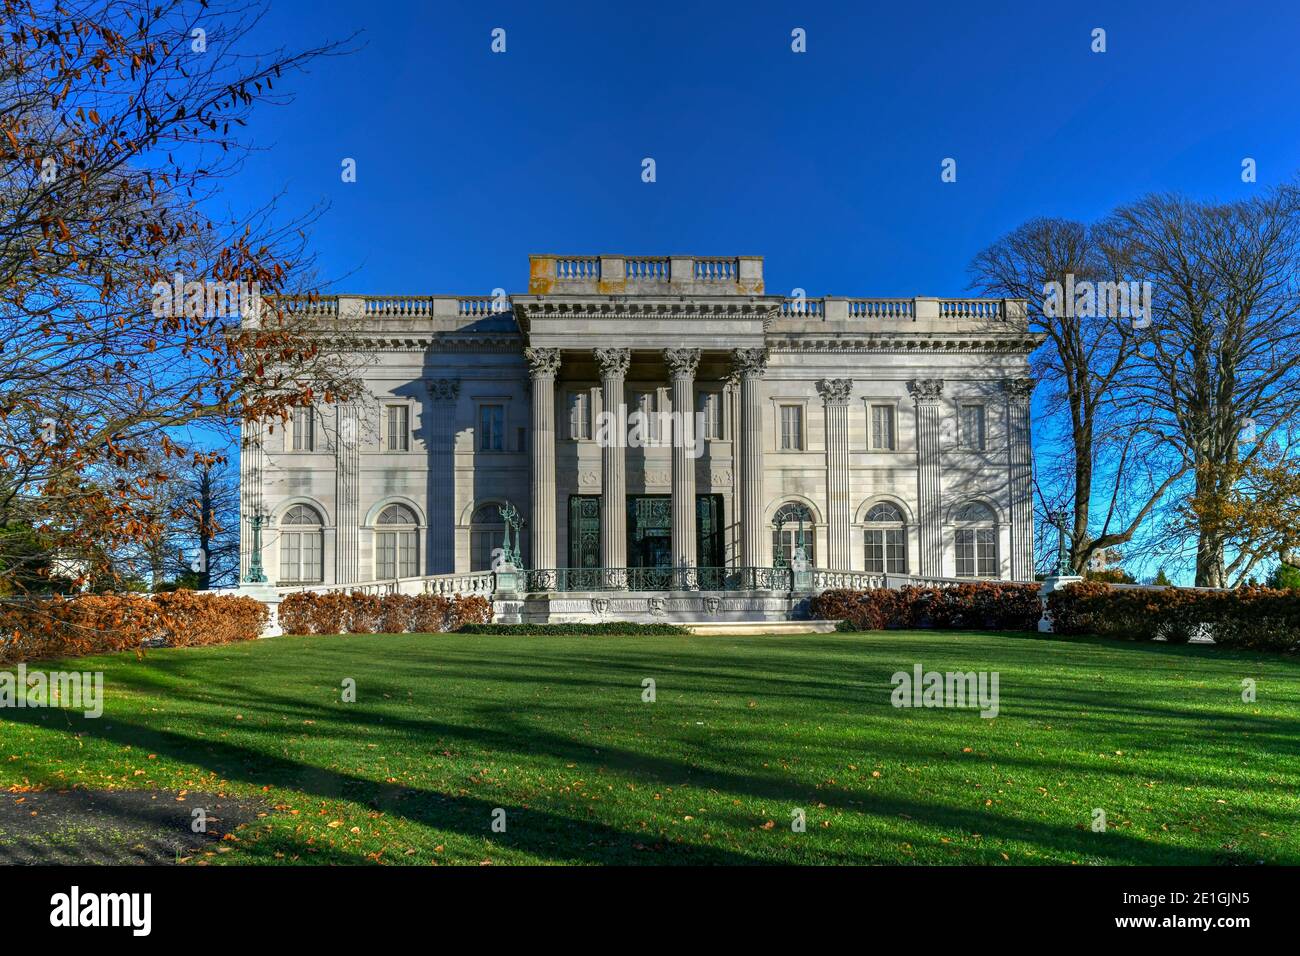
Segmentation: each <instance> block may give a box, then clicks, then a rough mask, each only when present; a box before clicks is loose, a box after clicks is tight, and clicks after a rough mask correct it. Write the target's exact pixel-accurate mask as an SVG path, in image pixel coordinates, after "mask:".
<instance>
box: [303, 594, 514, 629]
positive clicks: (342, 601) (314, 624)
mask: <svg viewBox="0 0 1300 956" xmlns="http://www.w3.org/2000/svg"><path fill="white" fill-rule="evenodd" d="M491 620H492V603H491V602H490V601H489V600H488V599H487V598H485V597H483V596H482V595H478V594H475V595H469V596H465V597H444V596H442V595H440V594H388V595H385V596H383V597H379V596H377V595H373V594H363V593H362V592H361V591H352V592H350V593H349V592H346V591H327V592H325V593H318V592H315V591H297V592H294V593H293V594H289V595H287V596H286V597H285V598H284V600H282V601H281V602H280V627H281V629H282V630H283V631H284V632H285V633H286V634H403V633H406V632H408V631H409V632H410V633H413V634H434V633H438V632H441V631H451V630H455V629H456V628H458V627H460V626H461V625H463V624H470V623H487V622H488V621H491Z"/></svg>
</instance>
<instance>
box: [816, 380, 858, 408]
mask: <svg viewBox="0 0 1300 956" xmlns="http://www.w3.org/2000/svg"><path fill="white" fill-rule="evenodd" d="M817 393H818V394H819V395H821V397H822V401H823V402H825V403H826V404H827V405H843V404H844V403H845V402H847V401H848V400H849V396H850V395H851V394H852V393H853V379H851V378H824V379H822V380H821V381H820V382H818V383H817Z"/></svg>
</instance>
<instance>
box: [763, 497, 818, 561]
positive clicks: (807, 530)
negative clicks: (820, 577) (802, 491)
mask: <svg viewBox="0 0 1300 956" xmlns="http://www.w3.org/2000/svg"><path fill="white" fill-rule="evenodd" d="M816 531H817V528H816V526H815V525H814V524H813V516H812V512H811V511H809V510H808V506H807V505H806V504H804V503H803V502H801V501H787V502H786V503H785V504H783V505H782V506H781V507H779V508H777V509H776V514H774V515H772V563H773V564H774V565H775V566H776V567H778V568H788V567H791V566H792V565H793V563H794V553H795V551H796V549H798V548H801V547H802V548H803V553H804V557H805V558H806V559H807V560H808V566H809V567H811V568H815V567H817V552H816V543H815V542H816V540H817V534H816Z"/></svg>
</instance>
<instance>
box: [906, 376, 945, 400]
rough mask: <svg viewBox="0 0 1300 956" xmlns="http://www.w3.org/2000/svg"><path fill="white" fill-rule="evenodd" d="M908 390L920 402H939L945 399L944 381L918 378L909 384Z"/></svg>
mask: <svg viewBox="0 0 1300 956" xmlns="http://www.w3.org/2000/svg"><path fill="white" fill-rule="evenodd" d="M907 390H908V392H910V393H911V395H912V398H913V399H915V400H916V401H918V402H937V401H938V400H939V399H941V398H943V379H941V378H917V379H913V380H912V381H910V382H908V383H907Z"/></svg>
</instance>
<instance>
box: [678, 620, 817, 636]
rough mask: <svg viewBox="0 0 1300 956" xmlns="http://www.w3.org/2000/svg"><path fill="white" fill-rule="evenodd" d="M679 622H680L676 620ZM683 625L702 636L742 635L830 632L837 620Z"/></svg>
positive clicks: (683, 623) (724, 622) (722, 622)
mask: <svg viewBox="0 0 1300 956" xmlns="http://www.w3.org/2000/svg"><path fill="white" fill-rule="evenodd" d="M674 623H679V622H674ZM680 624H681V626H682V627H684V628H686V630H688V631H690V632H691V633H692V634H695V635H698V636H700V637H725V636H728V635H731V636H735V637H741V636H747V635H751V634H830V633H831V632H833V631H834V630H835V624H836V622H835V621H698V622H691V621H684V622H680Z"/></svg>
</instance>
